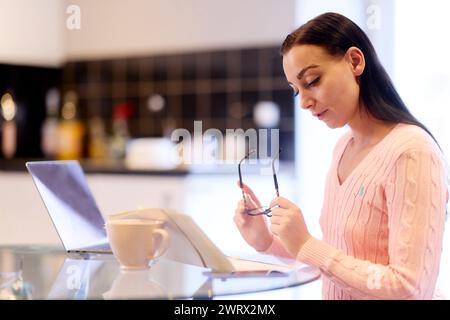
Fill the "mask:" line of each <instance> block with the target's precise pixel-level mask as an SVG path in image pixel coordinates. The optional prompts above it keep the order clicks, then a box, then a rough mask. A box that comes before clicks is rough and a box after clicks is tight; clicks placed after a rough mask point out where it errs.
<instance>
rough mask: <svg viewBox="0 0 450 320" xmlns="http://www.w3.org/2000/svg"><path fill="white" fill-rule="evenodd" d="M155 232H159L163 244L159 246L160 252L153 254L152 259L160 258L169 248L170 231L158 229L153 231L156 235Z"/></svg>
mask: <svg viewBox="0 0 450 320" xmlns="http://www.w3.org/2000/svg"><path fill="white" fill-rule="evenodd" d="M155 234H158V235H159V236H160V237H161V244H160V246H159V247H160V249H158V252H157V253H155V254H154V255H153V256H151V257H150V260H151V259H156V258H159V257H160V256H162V255H163V254H164V253H165V252H166V251H167V249H168V248H169V233H168V232H167V231H166V230H164V229H156V230H154V231H153V235H155Z"/></svg>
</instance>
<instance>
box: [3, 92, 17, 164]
mask: <svg viewBox="0 0 450 320" xmlns="http://www.w3.org/2000/svg"><path fill="white" fill-rule="evenodd" d="M0 106H1V113H2V116H3V120H4V121H3V126H2V128H1V129H2V134H1V136H2V143H1V146H2V153H3V156H4V157H5V159H12V158H13V157H14V155H15V153H16V148H17V125H16V121H15V119H14V118H15V116H16V111H17V109H16V103H15V102H14V99H13V96H12V95H11V94H10V93H9V92H7V93H5V94H4V95H3V96H2V97H1V100H0Z"/></svg>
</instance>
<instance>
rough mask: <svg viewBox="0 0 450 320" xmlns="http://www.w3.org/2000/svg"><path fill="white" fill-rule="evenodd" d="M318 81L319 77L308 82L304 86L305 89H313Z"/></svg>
mask: <svg viewBox="0 0 450 320" xmlns="http://www.w3.org/2000/svg"><path fill="white" fill-rule="evenodd" d="M319 80H320V77H317V78H315V79H314V80H313V81H311V82H308V83H307V84H306V87H307V88H311V87H313V86H314V85H316V84H317V83H318V82H319Z"/></svg>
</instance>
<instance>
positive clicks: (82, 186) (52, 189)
mask: <svg viewBox="0 0 450 320" xmlns="http://www.w3.org/2000/svg"><path fill="white" fill-rule="evenodd" d="M25 165H26V167H27V169H28V172H29V173H30V174H31V176H32V178H33V181H34V184H35V185H36V188H37V190H38V192H39V194H40V196H41V198H42V201H43V202H44V205H45V207H46V209H47V212H48V214H49V215H50V218H51V220H52V222H53V225H54V227H55V229H56V232H57V233H58V236H59V238H60V239H61V242H62V244H63V246H64V248H65V249H66V251H67V252H70V253H112V251H111V248H110V246H109V244H108V239H107V236H106V230H105V228H104V225H105V221H104V219H103V216H102V214H101V212H100V210H99V209H98V207H97V204H96V202H95V200H94V198H93V196H92V193H91V190H90V189H89V186H88V184H87V181H86V177H85V175H84V172H83V169H82V168H81V166H80V164H79V162H78V161H75V160H68V161H34V162H27V163H26V164H25Z"/></svg>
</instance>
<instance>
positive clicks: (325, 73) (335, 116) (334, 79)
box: [283, 45, 364, 128]
mask: <svg viewBox="0 0 450 320" xmlns="http://www.w3.org/2000/svg"><path fill="white" fill-rule="evenodd" d="M353 49H354V50H357V51H358V50H359V49H357V48H353ZM351 50H352V48H350V49H349V51H347V53H346V54H345V55H344V56H342V57H334V56H331V55H329V54H328V53H327V51H326V50H325V49H323V48H322V47H320V46H315V45H296V46H294V47H293V48H291V49H290V50H289V51H288V52H287V53H286V54H285V55H284V56H283V69H284V73H285V75H286V79H287V81H288V82H289V84H290V86H291V87H292V89H293V90H294V92H295V95H298V97H299V98H300V106H301V107H302V108H303V109H306V110H309V111H311V113H312V115H313V116H316V117H317V118H318V119H319V120H322V121H324V122H325V123H326V124H327V125H328V127H330V128H340V127H342V126H344V125H345V124H347V123H349V122H352V121H353V120H354V119H357V116H358V114H359V85H358V82H357V76H359V75H360V74H361V73H362V70H364V57H362V61H358V56H357V55H356V56H355V55H354V54H353V53H354V52H353V53H352V52H351ZM356 53H357V54H358V52H356ZM359 53H360V51H359ZM361 62H362V70H361V68H360V67H358V65H360V64H361Z"/></svg>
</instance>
